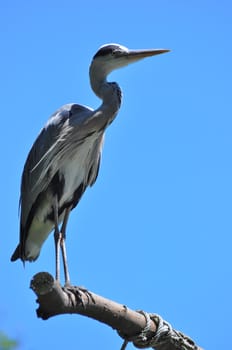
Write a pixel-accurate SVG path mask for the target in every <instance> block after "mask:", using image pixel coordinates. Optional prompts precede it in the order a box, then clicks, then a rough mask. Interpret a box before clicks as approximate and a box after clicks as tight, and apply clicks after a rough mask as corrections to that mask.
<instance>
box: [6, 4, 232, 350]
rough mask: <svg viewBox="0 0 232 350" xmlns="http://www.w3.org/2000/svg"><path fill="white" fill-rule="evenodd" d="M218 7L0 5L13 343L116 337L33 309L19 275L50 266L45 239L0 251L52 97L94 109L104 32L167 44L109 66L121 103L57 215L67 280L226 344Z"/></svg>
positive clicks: (143, 44) (227, 249) (227, 275)
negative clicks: (35, 255)
mask: <svg viewBox="0 0 232 350" xmlns="http://www.w3.org/2000/svg"><path fill="white" fill-rule="evenodd" d="M231 12H232V5H231V2H230V1H229V0H228V1H225V0H221V1H220V2H219V1H213V0H211V1H207V0H205V1H202V0H201V1H200V0H195V1H184V0H182V1H178V0H177V1H165V0H162V1H155V0H143V1H142V2H136V1H133V2H132V1H127V2H126V1H124V0H123V1H122V0H118V1H117V2H109V1H96V2H93V1H88V0H86V1H84V2H81V1H79V2H78V1H71V0H66V1H44V0H41V1H39V2H36V1H34V2H32V1H28V0H27V1H21V2H18V1H16V0H13V1H8V2H6V1H2V2H1V4H0V36H1V41H0V42H1V56H0V62H1V65H0V75H1V79H0V90H1V91H0V94H1V101H2V102H1V116H2V117H1V135H2V136H1V138H0V142H1V145H0V146H1V147H0V149H1V159H2V166H1V169H2V171H1V175H0V176H1V184H2V201H1V213H2V215H1V231H2V234H1V236H0V246H1V253H0V271H1V283H2V288H1V303H0V329H1V330H3V331H4V332H6V333H7V334H9V335H10V336H12V337H13V338H16V339H18V341H19V342H20V349H23V350H39V349H41V348H43V349H47V348H50V347H51V346H53V347H54V348H55V347H56V348H57V349H60V348H72V347H74V346H75V348H77V349H80V348H82V349H92V348H93V347H94V348H96V349H97V348H101V349H103V350H104V349H109V348H111V349H119V347H120V345H121V339H120V338H119V337H118V336H117V334H116V333H115V332H114V331H113V330H111V329H110V328H108V327H106V326H105V325H102V324H100V323H97V322H95V321H93V320H90V319H85V318H84V317H81V316H77V315H65V316H59V317H56V318H53V319H50V320H48V321H42V320H40V319H37V317H36V314H35V308H36V303H35V296H34V294H33V292H32V291H31V290H30V289H29V283H30V280H31V278H32V276H33V275H34V274H35V273H37V272H39V271H48V272H51V273H54V247H53V238H52V235H51V236H50V237H49V239H48V240H47V241H46V244H45V245H44V247H43V251H42V253H41V256H40V258H39V260H38V261H36V262H35V263H34V264H29V263H28V264H26V267H25V268H23V266H22V264H21V263H19V262H17V263H14V264H13V263H10V261H9V259H10V256H11V253H12V251H13V250H14V248H15V246H16V244H17V243H18V225H19V222H18V198H19V186H20V177H21V172H22V168H23V165H24V161H25V159H26V156H27V153H28V152H29V149H30V147H31V145H32V143H33V141H34V139H35V137H36V136H37V134H38V132H39V130H40V129H41V128H42V126H43V125H44V124H45V122H46V120H47V119H48V117H49V116H50V115H51V114H52V113H53V112H54V110H56V109H57V108H58V107H60V106H61V105H62V104H65V103H70V102H76V103H80V104H85V105H89V106H91V107H93V108H96V107H98V105H99V104H100V101H99V100H98V99H97V97H96V96H95V95H94V94H93V92H92V91H91V89H90V86H89V80H88V67H89V64H90V61H91V58H92V56H93V55H94V53H95V52H96V50H97V49H98V47H99V46H101V45H102V44H105V43H109V42H117V43H120V44H123V45H125V46H128V47H130V48H156V47H157V48H158V47H163V48H169V49H171V50H172V51H171V52H170V53H168V54H165V55H161V56H157V57H153V58H149V59H146V60H143V61H141V62H139V63H137V64H134V65H131V66H129V67H126V68H124V69H122V70H118V71H115V72H114V73H112V75H111V76H110V79H112V80H116V81H117V82H118V83H119V84H120V86H121V88H122V90H123V93H124V99H123V105H122V107H121V110H120V112H119V115H118V117H117V118H116V120H115V121H114V123H113V124H112V125H111V126H110V128H109V129H108V130H107V133H106V140H105V145H104V150H103V159H102V164H101V169H100V174H99V178H98V180H97V182H96V184H95V186H94V187H93V188H91V189H88V190H87V191H86V193H85V195H84V197H83V198H82V200H81V202H80V204H79V205H78V207H77V208H76V209H75V210H74V211H73V212H72V215H71V218H70V222H69V226H68V238H67V249H68V256H69V265H70V273H71V279H72V282H73V284H78V285H82V286H85V287H86V288H88V289H90V290H92V291H94V292H95V293H99V294H101V295H103V296H105V297H108V298H110V299H113V300H115V301H118V302H120V303H123V304H126V305H127V306H128V307H130V308H133V309H143V310H145V311H149V312H154V313H159V314H161V315H162V316H163V317H164V318H165V319H166V320H168V321H169V322H170V323H171V324H172V325H173V327H174V328H176V329H179V330H181V331H183V332H185V333H186V334H188V335H189V336H191V337H192V338H193V339H194V340H195V341H196V342H197V343H198V344H199V345H201V346H202V347H204V348H205V349H207V348H208V349H211V350H213V349H218V348H219V347H220V348H222V349H223V348H228V345H229V344H230V343H231V340H230V333H231V327H230V324H231V312H232V305H231V295H232V284H231V275H232V268H231V246H232V240H231V231H232V220H231V215H232V200H231V198H232V185H231V177H232V166H231V149H232V139H231V127H232V122H231V116H232V113H231V112H232V111H231V78H232V76H231V75H232V74H231V59H232V57H231V56H232V55H231V53H232V49H231V34H232V32H231V30H232V24H231ZM90 335H91V336H90ZM128 349H132V345H130V346H129V347H128Z"/></svg>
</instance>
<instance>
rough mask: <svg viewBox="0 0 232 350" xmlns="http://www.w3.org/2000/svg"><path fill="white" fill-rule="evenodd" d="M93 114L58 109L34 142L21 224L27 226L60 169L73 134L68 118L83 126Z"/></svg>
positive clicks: (77, 108)
mask: <svg viewBox="0 0 232 350" xmlns="http://www.w3.org/2000/svg"><path fill="white" fill-rule="evenodd" d="M91 113H92V110H91V109H89V108H88V107H84V106H81V105H77V104H68V105H65V106H63V107H61V108H60V109H59V110H57V111H56V112H55V113H54V114H53V115H52V116H51V117H50V119H49V120H48V122H47V124H46V125H45V127H44V128H43V129H42V130H41V132H40V134H39V135H38V137H37V139H36V141H35V142H34V144H33V146H32V148H31V150H30V152H29V154H28V157H27V160H26V163H25V166H24V169H23V174H22V180H21V196H20V206H21V224H22V225H24V224H25V222H26V220H27V217H28V214H29V212H30V210H31V207H32V205H33V203H34V202H35V201H36V198H37V197H38V195H39V194H40V193H41V192H42V191H44V190H46V188H47V186H48V185H49V183H50V181H51V179H52V178H53V176H54V175H55V173H56V171H57V170H58V168H59V159H58V157H57V153H58V152H59V149H60V148H62V145H63V144H64V141H65V139H66V138H67V135H68V133H69V132H70V126H69V119H70V118H71V116H72V115H75V119H76V124H77V125H78V124H79V129H81V124H82V123H83V122H84V120H85V119H86V118H87V117H88V115H90V114H91Z"/></svg>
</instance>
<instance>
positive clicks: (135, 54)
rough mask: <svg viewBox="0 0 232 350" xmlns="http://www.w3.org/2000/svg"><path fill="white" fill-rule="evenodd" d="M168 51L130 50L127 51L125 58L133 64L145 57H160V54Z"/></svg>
mask: <svg viewBox="0 0 232 350" xmlns="http://www.w3.org/2000/svg"><path fill="white" fill-rule="evenodd" d="M169 51H170V50H168V49H148V50H130V51H128V54H127V58H128V59H129V60H130V61H131V62H133V61H137V60H140V59H142V58H145V57H150V56H155V55H160V54H161V53H166V52H169Z"/></svg>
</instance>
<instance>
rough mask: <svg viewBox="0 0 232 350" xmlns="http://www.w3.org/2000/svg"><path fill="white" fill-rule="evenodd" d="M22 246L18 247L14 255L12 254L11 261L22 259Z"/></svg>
mask: <svg viewBox="0 0 232 350" xmlns="http://www.w3.org/2000/svg"><path fill="white" fill-rule="evenodd" d="M20 250H21V249H20V244H19V245H18V246H17V247H16V249H15V251H14V253H13V254H12V256H11V258H10V260H11V261H16V260H18V259H20Z"/></svg>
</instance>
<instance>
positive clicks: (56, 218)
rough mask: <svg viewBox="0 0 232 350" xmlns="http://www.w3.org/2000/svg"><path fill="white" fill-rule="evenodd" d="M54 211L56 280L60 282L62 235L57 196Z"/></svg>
mask: <svg viewBox="0 0 232 350" xmlns="http://www.w3.org/2000/svg"><path fill="white" fill-rule="evenodd" d="M53 210H54V224H55V228H54V241H55V259H56V280H57V281H60V245H61V234H60V230H59V214H58V198H57V196H55V198H54V203H53Z"/></svg>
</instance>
